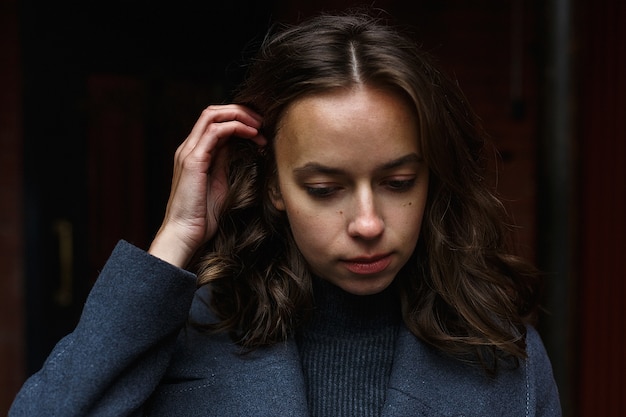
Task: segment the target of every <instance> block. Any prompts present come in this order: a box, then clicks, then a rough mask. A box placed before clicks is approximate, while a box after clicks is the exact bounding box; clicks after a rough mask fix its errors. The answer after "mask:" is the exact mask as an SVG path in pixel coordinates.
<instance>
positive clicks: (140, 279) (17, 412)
mask: <svg viewBox="0 0 626 417" xmlns="http://www.w3.org/2000/svg"><path fill="white" fill-rule="evenodd" d="M195 283H196V277H195V275H193V274H191V273H189V272H187V271H184V270H181V269H178V268H176V267H174V266H172V265H170V264H168V263H166V262H163V261H161V260H159V259H157V258H155V257H153V256H151V255H149V254H148V253H146V252H144V251H142V250H140V249H138V248H136V247H134V246H132V245H131V244H129V243H127V242H124V241H120V242H119V243H118V245H117V246H116V247H115V249H114V251H113V253H112V255H111V257H110V258H109V260H108V261H107V263H106V265H105V267H104V268H103V270H102V272H101V273H100V276H99V278H98V280H97V281H96V283H95V285H94V287H93V289H92V290H91V293H90V294H89V297H88V298H87V302H86V303H85V307H84V309H83V313H82V315H81V318H80V321H79V323H78V325H77V326H76V328H75V329H74V331H73V332H72V333H71V334H69V335H68V336H66V337H65V338H63V339H62V340H61V341H60V342H59V343H58V344H57V345H56V347H55V348H54V350H53V351H52V353H51V354H50V356H49V357H48V359H47V360H46V362H45V363H44V365H43V367H42V369H41V370H40V371H39V372H37V373H36V374H34V375H33V376H31V377H30V378H29V379H28V380H27V381H26V383H25V384H24V386H23V387H22V389H21V390H20V392H19V393H18V395H17V397H16V398H15V401H14V403H13V405H12V407H11V410H10V411H9V416H10V417H18V416H64V417H69V416H104V415H106V416H113V415H114V416H127V415H134V414H133V413H138V410H140V408H141V406H142V404H143V403H144V402H145V401H146V399H147V398H148V397H149V396H150V394H151V392H152V391H153V390H154V388H155V387H156V386H157V384H158V383H159V381H160V379H161V377H162V376H163V374H164V373H165V370H166V368H167V366H168V364H169V361H170V357H171V353H172V351H173V348H174V343H175V341H176V337H177V334H178V333H179V331H180V329H181V327H182V326H183V325H184V324H185V321H186V319H187V316H188V312H189V308H190V305H191V301H192V299H193V294H194V291H195V288H196V286H195Z"/></svg>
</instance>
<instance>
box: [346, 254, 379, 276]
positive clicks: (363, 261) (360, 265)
mask: <svg viewBox="0 0 626 417" xmlns="http://www.w3.org/2000/svg"><path fill="white" fill-rule="evenodd" d="M342 262H343V264H344V265H345V267H346V268H347V269H348V271H350V272H352V273H354V274H359V275H370V274H377V273H379V272H383V271H384V270H385V269H387V267H388V266H389V265H390V264H391V254H385V255H376V256H367V257H358V258H351V259H346V260H344V261H342Z"/></svg>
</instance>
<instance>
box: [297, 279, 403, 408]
mask: <svg viewBox="0 0 626 417" xmlns="http://www.w3.org/2000/svg"><path fill="white" fill-rule="evenodd" d="M314 294H315V310H314V313H313V315H312V318H311V320H310V321H309V322H307V324H306V325H305V326H304V327H303V328H302V329H301V331H300V332H299V333H298V335H297V342H298V348H299V350H300V358H301V361H302V369H303V371H304V378H305V381H306V384H307V398H308V403H309V410H310V414H311V417H342V416H349V417H355V416H362V417H370V416H371V417H373V416H380V414H381V411H382V407H383V404H384V401H385V391H386V388H387V382H388V380H389V375H390V373H391V365H392V362H393V352H394V345H395V339H396V334H397V330H398V325H399V323H400V320H401V315H400V303H399V299H398V297H397V295H396V292H395V289H394V288H393V286H391V287H390V288H388V289H386V290H385V291H383V292H382V293H379V294H375V295H369V296H357V295H352V294H349V293H347V292H345V291H343V290H341V289H340V288H339V287H336V286H335V285H333V284H330V283H329V282H326V281H323V280H320V279H314Z"/></svg>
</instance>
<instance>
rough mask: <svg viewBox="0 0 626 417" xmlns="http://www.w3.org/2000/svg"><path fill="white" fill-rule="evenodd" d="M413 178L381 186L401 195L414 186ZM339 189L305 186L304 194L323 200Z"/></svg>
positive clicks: (389, 181) (387, 182) (334, 187)
mask: <svg viewBox="0 0 626 417" xmlns="http://www.w3.org/2000/svg"><path fill="white" fill-rule="evenodd" d="M415 181H416V179H415V178H411V179H407V180H388V181H385V182H383V184H384V185H385V186H386V187H387V188H388V189H389V190H390V191H392V192H395V193H403V192H406V191H409V190H410V189H411V188H413V186H414V185H415ZM339 189H341V187H336V186H333V187H310V186H305V190H306V192H307V193H308V194H309V195H310V196H312V197H314V198H318V199H325V198H330V197H332V196H333V195H334V194H335V192H336V191H338V190H339Z"/></svg>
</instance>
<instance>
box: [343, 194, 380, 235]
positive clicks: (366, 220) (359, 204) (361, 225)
mask: <svg viewBox="0 0 626 417" xmlns="http://www.w3.org/2000/svg"><path fill="white" fill-rule="evenodd" d="M384 230H385V223H384V221H383V219H382V217H381V216H380V213H378V210H377V208H376V201H375V198H374V193H373V192H372V190H371V189H368V190H364V191H361V192H360V193H358V194H357V196H356V201H355V205H354V210H353V215H352V216H351V218H350V221H349V223H348V234H349V235H350V236H351V237H355V238H361V239H368V240H371V239H376V238H377V237H379V236H380V235H381V234H382V233H383V231H384Z"/></svg>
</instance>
